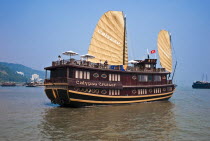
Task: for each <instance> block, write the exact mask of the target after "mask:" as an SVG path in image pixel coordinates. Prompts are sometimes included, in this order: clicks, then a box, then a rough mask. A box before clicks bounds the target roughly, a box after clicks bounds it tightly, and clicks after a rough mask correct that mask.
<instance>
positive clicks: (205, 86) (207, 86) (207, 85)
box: [192, 75, 210, 89]
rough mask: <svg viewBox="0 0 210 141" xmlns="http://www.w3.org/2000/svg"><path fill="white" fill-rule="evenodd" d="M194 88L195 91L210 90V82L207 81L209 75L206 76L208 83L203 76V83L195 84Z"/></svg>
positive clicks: (196, 82) (197, 82)
mask: <svg viewBox="0 0 210 141" xmlns="http://www.w3.org/2000/svg"><path fill="white" fill-rule="evenodd" d="M192 87H193V88H195V89H210V82H208V80H207V75H206V81H204V75H203V76H202V81H195V82H193V85H192Z"/></svg>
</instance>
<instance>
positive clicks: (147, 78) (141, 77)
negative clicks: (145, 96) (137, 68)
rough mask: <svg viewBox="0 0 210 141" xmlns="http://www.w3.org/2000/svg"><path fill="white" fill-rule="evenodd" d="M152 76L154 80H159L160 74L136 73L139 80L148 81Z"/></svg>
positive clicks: (151, 79)
mask: <svg viewBox="0 0 210 141" xmlns="http://www.w3.org/2000/svg"><path fill="white" fill-rule="evenodd" d="M153 77H154V81H155V82H159V81H161V76H160V75H153V76H152V75H138V80H139V82H150V81H153Z"/></svg>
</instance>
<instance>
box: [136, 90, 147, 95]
mask: <svg viewBox="0 0 210 141" xmlns="http://www.w3.org/2000/svg"><path fill="white" fill-rule="evenodd" d="M138 94H147V89H138Z"/></svg>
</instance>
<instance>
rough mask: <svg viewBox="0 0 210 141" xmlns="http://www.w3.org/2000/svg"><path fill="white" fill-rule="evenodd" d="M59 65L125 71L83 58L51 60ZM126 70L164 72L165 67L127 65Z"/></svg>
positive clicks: (121, 67)
mask: <svg viewBox="0 0 210 141" xmlns="http://www.w3.org/2000/svg"><path fill="white" fill-rule="evenodd" d="M60 65H75V66H86V67H90V68H100V69H109V70H122V71H125V69H124V68H123V65H108V64H103V63H92V62H90V61H84V60H75V59H68V60H60V61H53V62H52V66H60ZM126 71H138V72H165V71H166V70H165V68H145V69H140V68H139V67H134V66H128V67H127V68H126Z"/></svg>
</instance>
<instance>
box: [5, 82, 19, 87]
mask: <svg viewBox="0 0 210 141" xmlns="http://www.w3.org/2000/svg"><path fill="white" fill-rule="evenodd" d="M1 86H2V87H12V86H16V83H15V82H5V83H2V84H1Z"/></svg>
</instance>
